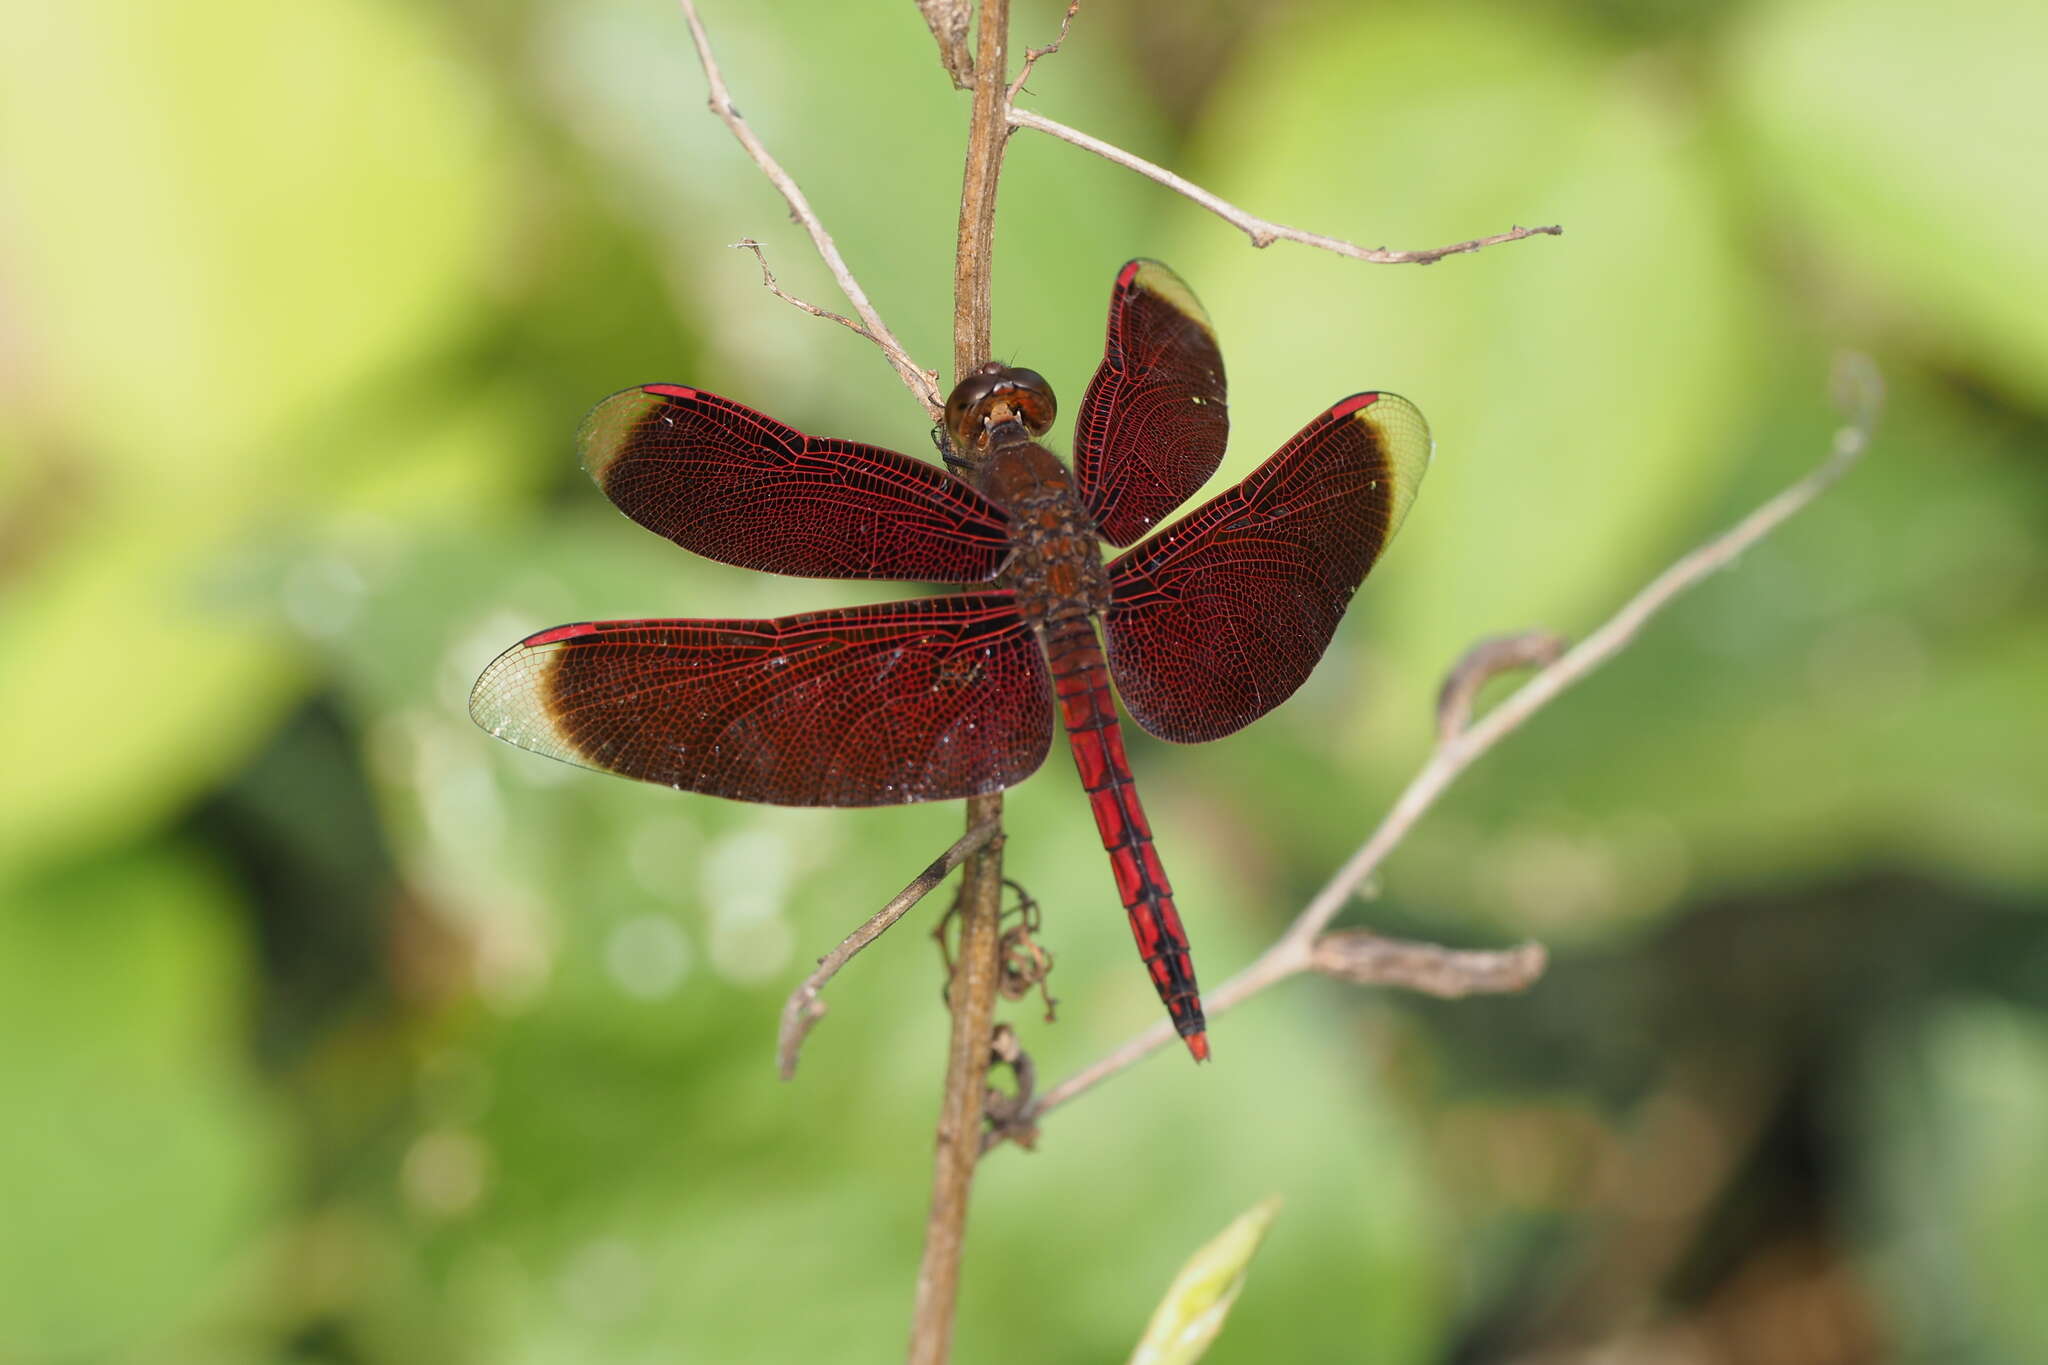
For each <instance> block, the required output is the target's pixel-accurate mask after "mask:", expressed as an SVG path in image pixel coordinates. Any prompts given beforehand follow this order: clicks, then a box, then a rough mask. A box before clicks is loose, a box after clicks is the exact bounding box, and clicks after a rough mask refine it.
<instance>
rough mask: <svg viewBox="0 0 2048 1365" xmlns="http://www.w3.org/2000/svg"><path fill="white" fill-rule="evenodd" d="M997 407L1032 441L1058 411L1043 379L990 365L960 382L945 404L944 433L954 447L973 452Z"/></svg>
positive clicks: (1036, 374) (1029, 373)
mask: <svg viewBox="0 0 2048 1365" xmlns="http://www.w3.org/2000/svg"><path fill="white" fill-rule="evenodd" d="M999 407H1002V408H1008V409H1009V410H1010V413H1014V415H1015V417H1016V419H1017V420H1018V421H1020V422H1022V423H1023V424H1024V429H1025V430H1026V431H1027V432H1029V433H1030V434H1031V435H1032V436H1033V437H1038V436H1043V435H1044V434H1045V433H1046V432H1047V431H1049V430H1050V429H1051V428H1052V419H1053V416H1054V414H1055V413H1056V412H1057V411H1058V405H1057V403H1055V402H1054V400H1053V396H1052V386H1051V385H1050V384H1048V383H1046V382H1045V376H1044V375H1041V374H1039V373H1038V372H1037V371H1036V370H1019V369H1012V368H1010V367H1009V366H1007V365H999V364H996V363H994V362H991V363H989V364H987V365H984V366H982V367H981V368H980V369H978V370H976V371H975V372H974V373H973V374H970V375H968V376H967V377H966V378H965V379H963V380H961V381H960V383H959V385H958V386H957V387H955V388H954V390H953V396H952V397H950V398H948V399H947V400H946V432H947V434H948V435H950V436H951V437H952V438H953V440H954V441H955V442H956V443H957V444H959V445H960V446H962V447H964V448H966V449H968V450H972V449H974V448H975V447H976V446H977V445H979V443H980V440H981V436H982V433H983V432H984V431H985V430H986V429H987V427H988V424H989V422H990V421H991V420H992V419H993V418H995V417H996V416H997V415H998V413H997V409H998V408H999ZM1010 413H1005V414H1001V415H1003V416H1008V415H1010Z"/></svg>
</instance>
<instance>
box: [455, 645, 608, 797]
mask: <svg viewBox="0 0 2048 1365" xmlns="http://www.w3.org/2000/svg"><path fill="white" fill-rule="evenodd" d="M595 630H596V626H595V625H593V624H592V623H589V622H580V623H578V624H576V625H569V626H555V627H554V628H552V629H550V630H544V631H540V632H539V633H537V634H534V635H529V636H527V637H526V638H525V639H524V640H521V641H520V642H519V643H518V644H516V645H514V646H512V647H511V648H510V649H508V650H506V651H505V652H504V653H503V654H500V655H499V656H498V657H497V658H495V659H493V660H491V662H490V665H489V666H488V667H486V668H485V669H484V671H483V672H482V673H481V674H480V675H478V677H477V680H476V686H474V687H472V688H470V689H469V718H470V719H471V720H473V721H475V722H476V723H477V726H478V727H479V728H480V729H483V730H486V731H488V732H489V733H490V734H492V735H495V736H496V737H497V738H499V739H502V740H504V741H505V742H506V743H507V744H512V745H516V746H517V747H519V748H521V749H525V750H527V751H528V752H529V753H536V754H544V755H546V756H547V757H549V758H553V759H558V760H560V761H561V762H563V763H573V764H575V765H577V766H578V767H584V768H587V767H591V766H592V764H591V762H590V760H589V759H588V758H586V757H585V756H584V755H583V753H582V751H581V750H580V749H579V748H578V747H577V744H576V742H575V740H574V739H573V738H572V737H571V736H570V735H569V734H568V732H567V731H565V730H564V729H563V728H562V726H561V724H560V722H559V721H558V720H557V719H556V716H555V708H554V704H553V699H552V698H553V688H552V685H551V681H550V676H549V668H550V666H551V665H552V664H553V663H554V656H555V654H556V652H557V651H558V650H559V649H560V648H561V647H562V642H563V641H566V640H570V639H573V638H575V637H577V636H581V635H588V634H591V633H592V632H593V631H595Z"/></svg>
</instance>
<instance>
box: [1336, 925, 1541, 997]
mask: <svg viewBox="0 0 2048 1365" xmlns="http://www.w3.org/2000/svg"><path fill="white" fill-rule="evenodd" d="M1549 962H1550V954H1549V953H1548V952H1547V951H1545V949H1544V947H1543V945H1542V944H1540V943H1524V944H1522V945H1521V946H1520V947H1516V948H1508V949H1494V950H1485V949H1481V950H1474V949H1469V948H1444V947H1439V946H1438V945H1437V944H1434V943H1414V942H1410V941H1409V940H1407V939H1399V938H1382V937H1380V936H1379V935H1378V934H1375V933H1370V932H1368V931H1366V930H1364V929H1341V930H1338V931H1337V932H1335V933H1329V934H1324V935H1323V936H1322V937H1321V938H1319V939H1317V940H1316V941H1315V947H1314V948H1313V949H1312V950H1311V951H1310V954H1309V970H1310V971H1312V972H1316V973H1318V974H1319V975H1322V976H1327V977H1329V978H1331V979H1332V980H1335V981H1348V982H1350V983H1351V984H1352V985H1354V986H1399V987H1400V988H1401V989H1403V990H1409V991H1416V992H1418V993H1420V994H1422V995H1434V996H1437V997H1439V998H1440V999H1444V1000H1456V999H1459V998H1461V997H1463V996H1467V995H1511V994H1513V993H1514V992H1516V991H1522V990H1527V989H1528V988H1529V986H1530V985H1531V984H1532V983H1534V982H1535V980H1536V978H1537V977H1539V976H1542V975H1543V969H1544V968H1545V967H1546V966H1548V965H1549Z"/></svg>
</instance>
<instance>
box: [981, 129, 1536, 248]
mask: <svg viewBox="0 0 2048 1365" xmlns="http://www.w3.org/2000/svg"><path fill="white" fill-rule="evenodd" d="M1010 126H1011V127H1012V128H1031V129H1034V130H1036V131H1037V132H1041V133H1045V134H1047V135H1049V136H1051V137H1056V138H1058V139H1059V140H1060V141H1062V142H1070V143H1072V144H1073V145H1074V146H1076V147H1079V148H1081V149H1082V150H1083V151H1089V152H1093V153H1095V155H1097V156H1099V157H1101V158H1103V159H1104V160H1106V161H1113V162H1115V163H1116V164H1117V165H1119V166H1122V167H1123V168H1124V169H1125V170H1130V171H1136V172H1137V173H1138V174H1139V175H1142V176H1144V177H1145V178H1146V179H1147V180H1152V181H1156V182H1157V183H1159V184H1161V185H1164V186H1166V188H1168V189H1170V190H1172V191H1173V192H1174V193H1175V194H1178V195H1181V196H1182V197H1184V198H1187V199H1191V200H1193V201H1194V202H1195V203H1197V204H1200V205H1201V206H1202V207H1203V208H1205V209H1207V210H1209V212H1211V213H1213V214H1215V215H1216V216H1217V217H1218V218H1221V219H1222V220H1223V221H1224V222H1226V223H1229V224H1230V225H1232V226H1233V227H1235V228H1237V229H1238V230H1239V231H1240V232H1242V233H1244V235H1245V236H1247V237H1249V238H1251V241H1252V245H1253V246H1255V247H1269V246H1271V245H1273V243H1275V242H1299V243H1301V244H1302V245H1303V246H1312V247H1318V248H1320V249H1322V250H1324V251H1331V252H1335V253H1336V254H1337V255H1339V256H1348V257H1350V258H1351V259H1352V260H1354V261H1370V262H1373V263H1374V264H1376V265H1430V264H1432V263H1434V262H1436V261H1440V260H1442V259H1443V258H1444V257H1446V256H1457V255H1461V254H1463V253H1465V252H1468V251H1479V250H1481V249H1483V248H1485V247H1490V246H1499V245H1500V244H1501V243H1503V242H1519V241H1521V240H1522V239H1523V238H1524V237H1537V236H1544V237H1561V236H1563V235H1564V229H1563V228H1562V227H1559V226H1558V225H1557V224H1555V223H1552V224H1550V225H1549V226H1548V227H1533V228H1525V227H1517V228H1510V229H1508V230H1507V231H1506V232H1496V233H1495V234H1493V235H1492V236H1491V237H1474V238H1473V239H1472V240H1470V241H1468V242H1453V243H1452V244H1451V245H1449V246H1436V247H1426V248H1423V249H1421V250H1417V251H1389V250H1388V249H1387V248H1386V247H1383V246H1382V247H1364V246H1359V245H1358V244H1357V243H1355V242H1347V241H1345V240H1343V239H1342V238H1341V237H1325V236H1324V235H1323V234H1322V233H1320V232H1305V231H1303V230H1302V229H1301V228H1295V227H1289V226H1287V225H1286V224H1285V223H1276V222H1274V221H1273V220H1272V219H1270V218H1261V217H1259V216H1258V215H1257V214H1255V213H1249V212H1247V211H1245V210H1244V209H1241V208H1239V207H1238V206H1237V205H1235V204H1233V203H1231V202H1230V201H1229V200H1227V199H1225V198H1223V197H1222V196H1221V195H1218V194H1213V193H1211V192H1210V191H1208V190H1205V189H1203V188H1202V187H1201V186H1200V185H1197V184H1195V183H1194V182H1193V181H1192V180H1187V179H1183V178H1182V177H1180V176H1178V175H1175V174H1174V173H1173V172H1172V171H1169V170H1167V169H1166V167H1164V166H1161V165H1159V164H1158V163H1156V162H1152V161H1147V160H1146V159H1145V158H1144V157H1142V156H1139V155H1137V154H1136V153H1135V152H1127V151H1125V150H1124V149H1123V148H1121V147H1119V146H1117V145H1116V144H1115V143H1113V142H1104V141H1103V140H1102V139H1101V138H1099V137H1091V136H1090V135H1089V134H1087V133H1084V132H1082V131H1081V130H1080V129H1078V128H1069V127H1068V126H1067V125H1066V124H1064V123H1056V122H1054V121H1053V120H1052V119H1049V118H1047V117H1046V116H1045V115H1043V114H1035V113H1033V112H1032V111H1031V110H1029V109H1015V108H1013V109H1011V110H1010Z"/></svg>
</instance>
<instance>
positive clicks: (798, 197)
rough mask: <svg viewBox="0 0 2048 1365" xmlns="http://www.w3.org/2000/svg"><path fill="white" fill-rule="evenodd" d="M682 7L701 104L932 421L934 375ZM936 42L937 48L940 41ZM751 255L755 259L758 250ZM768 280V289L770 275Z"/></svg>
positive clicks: (938, 407) (938, 402) (940, 406)
mask: <svg viewBox="0 0 2048 1365" xmlns="http://www.w3.org/2000/svg"><path fill="white" fill-rule="evenodd" d="M682 6H683V18H684V19H685V20H687V21H688V23H689V25H690V41H691V42H692V43H694V44H696V47H697V60H698V61H699V62H701V63H702V64H703V66H704V80H705V83H706V84H707V85H709V86H710V89H711V95H710V98H709V100H708V101H707V103H708V104H709V105H710V106H711V112H712V113H714V114H716V115H718V117H719V120H720V121H721V122H723V123H724V124H725V126H726V127H727V128H730V129H731V130H732V135H733V136H734V137H735V138H738V139H739V144H740V146H742V147H744V148H745V149H746V152H747V155H748V156H749V157H751V158H753V162H754V164H755V165H756V166H758V167H760V168H761V174H763V175H765V176H767V177H768V182H769V183H770V184H772V185H773V186H775V188H776V190H777V191H779V192H780V193H781V195H782V197H783V199H784V200H785V201H786V202H787V203H788V204H789V212H790V215H791V216H792V217H794V218H795V219H796V220H797V222H799V223H801V224H802V225H803V229H804V231H805V232H807V233H809V234H810V237H811V245H812V246H814V247H816V248H817V249H818V256H819V258H820V259H822V260H823V261H824V262H825V267H826V268H827V269H828V270H830V271H831V272H832V278H833V279H834V280H837V281H838V282H839V289H840V292H841V293H843V294H845V295H846V301H847V302H848V303H850V304H852V305H853V311H854V312H855V313H858V314H859V315H860V320H861V325H860V326H858V327H854V330H855V331H857V332H859V333H861V334H862V335H863V336H865V337H867V338H868V339H869V340H870V341H872V342H874V343H875V345H877V346H879V347H881V348H882V354H883V355H885V356H887V357H888V360H889V364H890V365H891V366H893V367H894V368H895V370H896V373H897V375H898V377H900V378H901V379H902V380H903V384H904V387H906V388H908V389H909V390H910V392H911V393H912V394H913V395H914V396H915V397H916V398H917V400H918V402H920V403H922V404H924V407H925V411H926V412H928V413H930V414H931V417H932V420H933V421H937V420H938V418H939V414H940V413H941V412H942V411H944V406H945V405H944V401H943V399H942V398H941V396H940V394H939V381H938V376H937V375H936V374H934V373H933V372H931V371H929V370H926V369H923V368H921V367H920V366H919V365H918V364H917V362H916V361H914V360H912V359H911V358H910V353H909V352H908V351H906V350H904V349H903V343H902V342H900V341H898V340H896V334H895V333H894V332H891V331H890V330H889V324H888V323H886V322H883V321H882V315H881V314H880V313H878V312H876V311H875V306H874V304H872V303H870V302H869V301H868V295H867V291H866V290H865V289H862V288H861V287H860V281H859V280H857V279H855V278H854V277H853V271H852V269H851V268H850V267H849V266H848V265H847V264H846V258H845V257H844V256H841V255H840V254H839V246H838V243H836V242H834V241H833V240H832V234H831V233H829V232H827V231H825V224H824V223H823V222H822V221H821V220H820V219H819V217H818V215H817V212H816V211H815V210H814V209H812V208H811V201H810V200H809V199H807V198H805V197H804V192H803V191H802V190H801V189H799V188H798V187H797V183H796V181H794V180H792V179H791V178H790V175H789V172H787V171H785V170H783V169H782V164H781V163H780V162H778V161H777V160H776V159H775V158H774V157H773V156H770V155H769V154H768V149H767V148H766V147H765V146H763V145H762V144H761V139H760V138H758V137H756V136H755V135H754V130H753V128H752V127H751V126H749V125H748V123H747V121H746V120H745V119H744V118H742V117H740V111H739V110H737V109H735V108H734V107H733V103H732V95H731V93H730V92H729V91H728V90H727V89H726V87H725V76H724V75H723V74H722V73H721V72H720V71H719V69H718V60H717V59H716V58H715V57H713V56H712V55H711V39H710V38H709V36H707V35H706V34H705V32H704V25H703V23H702V21H700V20H699V19H698V18H697V7H696V5H695V4H694V3H692V0H682ZM941 43H942V45H943V43H944V39H943V38H942V39H941ZM755 254H756V255H757V256H758V255H759V250H758V248H757V249H756V253H755ZM761 271H762V274H763V275H767V272H768V263H767V262H766V261H765V260H763V261H762V263H761ZM768 278H769V283H770V285H771V287H772V286H773V279H774V277H773V276H769V277H768ZM775 293H776V295H777V296H778V297H780V298H783V299H785V300H788V301H789V302H791V303H796V302H797V301H796V300H795V299H791V298H790V297H789V296H788V295H787V294H784V293H782V291H781V290H780V289H776V290H775ZM797 306H798V307H800V308H803V309H804V310H805V311H806V312H809V313H815V314H817V315H818V316H821V317H831V318H834V319H836V320H837V321H839V322H843V323H846V325H847V326H849V327H852V326H853V324H852V323H851V322H850V321H848V320H847V319H845V318H842V317H839V316H838V315H837V314H828V313H826V312H825V311H824V310H823V309H819V308H813V307H811V306H810V305H809V304H797Z"/></svg>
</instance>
